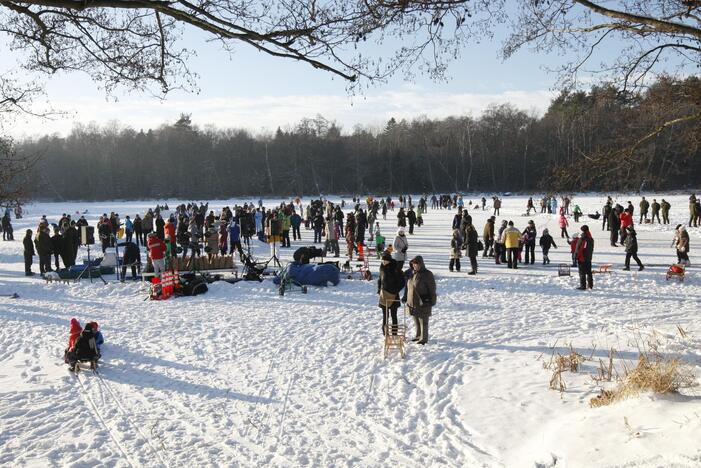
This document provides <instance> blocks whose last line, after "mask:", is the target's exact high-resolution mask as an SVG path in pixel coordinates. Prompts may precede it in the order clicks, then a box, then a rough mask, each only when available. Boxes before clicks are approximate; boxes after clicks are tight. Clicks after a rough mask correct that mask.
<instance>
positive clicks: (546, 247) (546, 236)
mask: <svg viewBox="0 0 701 468" xmlns="http://www.w3.org/2000/svg"><path fill="white" fill-rule="evenodd" d="M550 247H555V248H557V245H555V240H554V239H553V236H551V235H550V233H549V232H548V229H547V228H545V229H543V235H542V236H540V248H541V249H543V265H549V264H550V257H548V253H549V252H550Z"/></svg>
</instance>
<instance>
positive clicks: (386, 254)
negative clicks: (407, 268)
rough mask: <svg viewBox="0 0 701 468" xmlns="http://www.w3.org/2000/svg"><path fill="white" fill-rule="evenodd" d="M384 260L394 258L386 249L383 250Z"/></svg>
mask: <svg viewBox="0 0 701 468" xmlns="http://www.w3.org/2000/svg"><path fill="white" fill-rule="evenodd" d="M382 260H392V254H391V253H389V252H388V251H386V250H385V251H384V252H382Z"/></svg>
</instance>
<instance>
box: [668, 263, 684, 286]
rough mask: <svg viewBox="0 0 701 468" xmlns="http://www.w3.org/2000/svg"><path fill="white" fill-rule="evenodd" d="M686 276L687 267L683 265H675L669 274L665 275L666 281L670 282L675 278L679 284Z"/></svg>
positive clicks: (671, 267) (670, 268)
mask: <svg viewBox="0 0 701 468" xmlns="http://www.w3.org/2000/svg"><path fill="white" fill-rule="evenodd" d="M685 275H686V266H685V265H682V264H681V263H675V264H674V265H671V266H670V267H669V269H668V270H667V274H666V275H665V276H666V277H665V279H666V280H667V281H669V280H670V279H671V278H675V279H677V280H679V282H683V281H684V276H685Z"/></svg>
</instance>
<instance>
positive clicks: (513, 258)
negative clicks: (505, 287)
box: [506, 247, 518, 270]
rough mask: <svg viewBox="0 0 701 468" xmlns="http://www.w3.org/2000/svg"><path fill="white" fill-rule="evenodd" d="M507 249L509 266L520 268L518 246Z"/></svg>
mask: <svg viewBox="0 0 701 468" xmlns="http://www.w3.org/2000/svg"><path fill="white" fill-rule="evenodd" d="M506 250H507V260H506V261H507V264H508V266H509V268H513V269H514V270H515V269H517V268H518V247H512V248H510V249H506Z"/></svg>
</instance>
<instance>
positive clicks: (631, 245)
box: [623, 226, 645, 271]
mask: <svg viewBox="0 0 701 468" xmlns="http://www.w3.org/2000/svg"><path fill="white" fill-rule="evenodd" d="M627 229H628V235H627V236H626V240H625V241H624V242H623V245H624V246H625V248H626V263H625V265H626V266H625V268H623V269H624V270H626V271H627V270H630V259H631V257H633V260H635V263H637V264H638V271H642V270H643V269H645V267H644V266H643V262H641V261H640V259H639V258H638V236H637V234H636V232H635V229H634V228H633V226H628V228H627Z"/></svg>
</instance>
